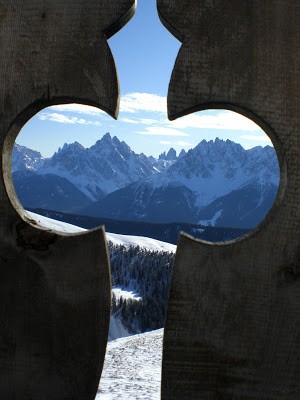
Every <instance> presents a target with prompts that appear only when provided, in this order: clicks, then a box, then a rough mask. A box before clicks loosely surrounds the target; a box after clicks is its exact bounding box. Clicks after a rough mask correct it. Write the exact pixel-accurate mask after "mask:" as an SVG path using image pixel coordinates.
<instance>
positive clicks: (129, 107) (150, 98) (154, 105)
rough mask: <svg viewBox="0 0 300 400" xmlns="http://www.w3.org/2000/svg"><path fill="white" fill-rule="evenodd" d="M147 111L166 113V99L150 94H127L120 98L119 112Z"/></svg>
mask: <svg viewBox="0 0 300 400" xmlns="http://www.w3.org/2000/svg"><path fill="white" fill-rule="evenodd" d="M138 111H149V112H158V113H165V114H166V113H167V99H166V97H164V96H159V95H157V94H151V93H128V94H126V95H124V96H122V97H121V101H120V112H124V113H125V112H127V113H135V112H138Z"/></svg>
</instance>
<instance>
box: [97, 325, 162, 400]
mask: <svg viewBox="0 0 300 400" xmlns="http://www.w3.org/2000/svg"><path fill="white" fill-rule="evenodd" d="M162 339H163V330H162V329H159V330H156V331H152V332H147V333H143V334H140V335H134V336H130V337H128V338H122V339H117V340H115V341H113V342H109V343H108V346H107V351H106V356H105V363H104V369H103V372H102V377H101V380H100V385H99V389H98V393H97V396H96V399H97V400H117V399H118V400H159V399H160V384H161V362H162Z"/></svg>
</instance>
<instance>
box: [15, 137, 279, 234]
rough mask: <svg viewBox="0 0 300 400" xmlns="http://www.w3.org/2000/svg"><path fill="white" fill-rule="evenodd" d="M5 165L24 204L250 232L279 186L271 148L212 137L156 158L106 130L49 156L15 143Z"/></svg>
mask: <svg viewBox="0 0 300 400" xmlns="http://www.w3.org/2000/svg"><path fill="white" fill-rule="evenodd" d="M12 163H13V165H12V170H13V180H14V184H15V189H16V193H17V195H18V197H19V199H20V201H21V203H22V204H23V205H24V207H27V208H43V209H48V210H55V211H65V212H73V213H74V212H76V213H78V214H81V215H87V216H93V217H104V218H110V219H118V220H123V221H144V222H152V223H153V222H154V223H169V222H182V223H190V224H199V225H206V226H223V227H233V228H243V229H244V228H245V229H250V228H253V227H254V226H256V225H257V224H258V223H259V222H260V221H261V220H262V219H263V218H264V216H265V215H266V213H267V212H268V210H269V209H270V208H271V206H272V204H273V202H274V200H275V197H276V193H277V188H278V184H279V167H278V161H277V157H276V153H275V150H274V149H273V147H271V146H265V147H261V146H257V147H254V148H252V149H249V150H245V149H244V148H243V147H242V146H241V145H240V144H237V143H234V142H232V141H230V140H226V141H224V140H220V139H218V138H216V139H215V140H214V141H213V140H210V141H206V140H202V141H201V142H200V143H199V144H198V145H197V146H196V147H195V148H193V149H190V150H189V151H188V152H187V153H186V152H184V151H182V152H180V154H179V156H177V154H176V151H175V150H174V149H170V150H169V151H168V152H167V153H165V152H163V153H162V154H161V155H160V156H159V158H158V159H157V158H154V157H152V156H150V157H147V156H146V155H145V154H143V153H142V154H136V153H135V152H134V151H133V150H132V149H131V148H130V147H129V146H128V145H127V144H126V143H125V142H121V141H120V140H119V139H118V138H117V137H111V135H110V134H109V133H106V134H105V135H104V136H103V137H102V139H100V140H98V141H97V142H96V143H95V144H94V145H93V146H91V147H90V148H84V147H83V146H82V145H80V144H79V143H78V142H75V143H72V144H65V145H64V146H63V147H62V148H60V149H58V151H57V152H56V153H55V154H54V155H53V156H52V157H51V158H48V159H44V158H43V157H42V156H41V154H40V153H38V152H37V151H34V150H31V149H28V148H26V147H25V146H20V145H18V144H16V145H15V147H14V150H13V161H12Z"/></svg>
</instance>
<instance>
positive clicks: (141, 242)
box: [26, 211, 176, 253]
mask: <svg viewBox="0 0 300 400" xmlns="http://www.w3.org/2000/svg"><path fill="white" fill-rule="evenodd" d="M26 213H27V215H28V217H29V218H30V219H31V220H33V221H35V222H37V223H38V224H39V225H40V226H42V227H44V228H46V229H51V230H54V231H57V232H64V233H79V232H86V229H83V228H80V227H79V226H75V225H71V224H67V223H66V222H61V221H56V220H54V219H51V218H47V217H44V216H42V215H39V214H36V213H33V212H31V211H26ZM106 237H107V240H108V241H110V242H112V243H113V244H117V245H123V246H125V247H127V248H129V247H130V246H134V247H137V246H139V247H141V248H145V249H147V250H150V251H168V252H170V253H175V251H176V246H175V245H174V244H170V243H166V242H162V241H160V240H156V239H152V238H147V237H143V236H131V235H119V234H117V233H109V232H106Z"/></svg>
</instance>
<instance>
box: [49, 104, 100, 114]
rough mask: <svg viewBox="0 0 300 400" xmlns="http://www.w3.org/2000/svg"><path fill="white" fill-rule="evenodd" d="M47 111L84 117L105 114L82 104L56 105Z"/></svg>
mask: <svg viewBox="0 0 300 400" xmlns="http://www.w3.org/2000/svg"><path fill="white" fill-rule="evenodd" d="M48 109H49V110H53V111H57V112H63V113H64V112H72V113H77V114H85V115H95V116H98V115H99V114H105V112H104V111H103V110H100V109H99V108H96V107H92V106H86V105H84V104H76V103H71V104H58V105H55V106H50V107H49V108H48Z"/></svg>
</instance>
